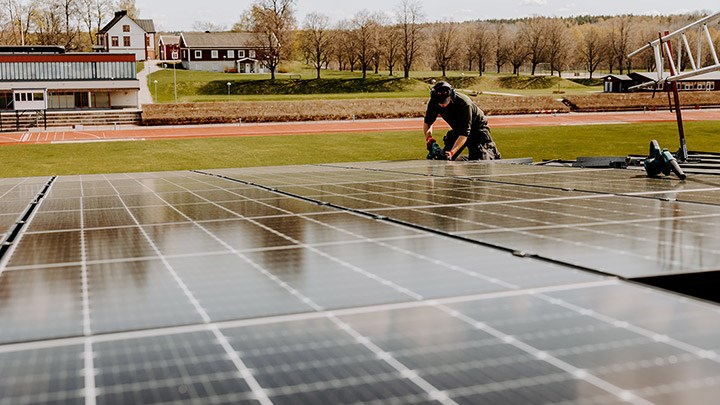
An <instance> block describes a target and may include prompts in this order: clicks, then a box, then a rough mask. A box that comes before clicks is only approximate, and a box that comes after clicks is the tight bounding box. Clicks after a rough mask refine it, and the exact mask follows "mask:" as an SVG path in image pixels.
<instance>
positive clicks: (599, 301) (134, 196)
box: [0, 162, 720, 405]
mask: <svg viewBox="0 0 720 405" xmlns="http://www.w3.org/2000/svg"><path fill="white" fill-rule="evenodd" d="M583 173H586V175H588V176H595V175H596V173H595V171H588V170H577V169H567V170H558V169H557V168H552V169H551V168H537V167H533V166H512V165H504V164H492V165H482V164H450V165H448V164H446V163H442V164H437V163H436V162H386V163H365V164H352V165H350V164H348V165H342V166H341V165H337V166H334V167H333V166H300V167H283V168H255V169H232V170H212V171H208V172H207V173H205V174H203V173H192V172H170V173H142V174H123V175H91V176H67V177H65V176H62V177H59V178H57V179H55V180H54V181H53V182H52V185H51V187H50V189H49V192H48V193H47V194H46V195H45V196H43V197H42V199H41V203H40V204H39V206H38V207H37V209H36V210H35V211H34V212H33V214H32V216H31V218H30V220H29V221H28V223H27V224H25V227H24V228H23V230H22V233H21V235H20V238H19V241H18V242H17V243H16V244H14V246H13V247H12V250H11V252H10V254H9V255H8V257H5V258H4V259H3V262H2V263H1V264H0V265H1V267H0V324H1V325H3V328H2V329H1V330H0V393H2V395H0V403H1V404H3V405H5V404H15V403H100V404H113V403H164V402H173V401H175V402H188V403H278V404H282V403H378V404H385V403H467V404H482V403H488V404H499V403H513V404H514V403H568V404H569V403H620V402H630V403H642V404H645V403H709V402H712V401H713V400H714V399H715V398H717V396H718V394H719V393H720V364H718V363H720V356H719V355H718V350H720V347H718V346H720V343H719V342H720V339H719V337H720V336H719V335H720V321H718V319H720V318H719V317H718V307H717V306H715V305H710V304H707V303H704V302H700V301H695V300H692V299H688V298H682V297H678V296H675V295H672V294H668V293H663V292H660V291H657V290H653V289H649V288H644V287H640V286H637V285H634V284H629V283H626V282H623V281H620V280H618V279H616V278H608V277H603V276H601V275H599V274H596V273H592V272H586V271H582V270H579V269H577V268H575V267H573V266H572V265H566V263H567V264H572V263H573V262H572V260H569V259H572V258H573V257H574V256H572V254H573V249H572V248H566V249H563V246H562V244H561V243H559V242H557V241H556V239H560V238H557V237H555V236H557V234H554V235H555V236H553V238H550V237H547V236H544V237H542V238H541V237H539V236H537V235H544V234H543V233H542V232H550V231H556V232H560V231H559V230H562V229H567V230H568V232H569V231H574V232H577V233H578V234H582V232H585V230H586V229H587V230H588V231H587V232H590V235H593V236H592V237H591V238H590V239H589V241H582V240H580V239H578V240H577V242H578V244H576V245H575V248H574V249H575V254H576V255H577V261H578V262H581V264H582V265H583V267H588V268H591V269H596V270H602V268H601V267H600V266H601V265H602V264H603V263H604V261H603V259H604V260H614V261H615V262H617V263H618V265H620V266H621V267H623V268H629V267H630V266H640V267H641V268H649V267H650V265H649V264H647V263H646V262H644V261H642V260H640V259H638V258H637V257H640V256H641V255H637V256H629V255H623V254H622V252H625V251H630V252H632V251H633V250H634V249H635V248H636V247H637V248H638V249H641V248H643V247H645V246H646V243H645V242H644V240H645V239H652V238H656V239H658V240H656V241H655V242H656V248H657V247H660V248H659V251H660V252H661V253H662V255H660V256H661V258H660V259H656V263H661V264H663V265H668V266H671V268H673V269H675V268H677V269H680V270H682V268H683V266H684V265H685V263H690V266H689V267H687V268H688V269H692V268H693V267H692V266H693V265H699V264H693V263H695V262H694V261H693V260H690V261H687V262H686V259H687V254H688V253H687V252H686V251H685V250H684V249H687V246H690V244H691V239H690V238H691V237H694V238H696V240H697V241H702V244H700V245H701V246H700V247H699V248H697V249H696V250H695V251H693V252H694V254H697V255H699V256H697V261H700V260H703V265H706V264H707V263H708V261H710V260H712V258H713V257H714V256H713V252H714V251H713V250H712V249H714V248H713V247H712V246H711V245H714V238H716V237H717V233H716V232H714V231H712V229H711V228H712V223H713V222H712V221H717V215H718V213H717V212H716V211H714V210H715V209H716V207H714V206H713V204H712V203H707V202H704V201H695V202H694V203H690V202H684V201H681V200H680V198H677V199H675V200H672V201H667V200H671V198H670V197H668V196H670V195H678V196H680V195H689V194H686V193H689V192H691V191H685V190H695V191H692V192H693V193H695V194H697V195H703V193H705V192H706V191H708V190H710V191H713V190H711V189H712V187H709V186H708V185H709V184H710V183H709V182H711V181H712V178H711V179H706V178H702V179H698V181H697V182H696V183H694V182H693V181H692V179H691V181H688V182H686V183H683V184H682V186H683V187H684V189H683V190H678V189H679V188H680V187H679V186H678V183H677V182H671V181H667V180H654V182H658V183H657V184H653V181H647V180H645V179H641V178H640V177H636V176H635V175H636V173H634V172H630V171H617V172H616V171H610V172H608V173H605V174H600V175H598V177H597V179H596V180H595V181H588V182H587V184H588V186H587V187H588V188H589V187H590V186H593V187H597V188H598V189H596V190H583V189H582V188H580V187H577V188H576V187H566V186H560V185H559V184H566V183H570V182H572V180H570V179H565V178H563V177H561V176H562V175H563V174H564V175H567V176H570V178H576V177H577V178H580V179H582V176H583ZM216 175H219V176H225V177H227V178H222V177H217V176H216ZM622 175H625V176H626V178H625V182H624V183H623V181H622V180H621V177H622ZM693 177H694V176H693ZM526 178H527V179H532V182H535V181H537V182H540V179H542V178H548V179H554V180H552V181H551V183H550V184H547V185H543V184H536V183H532V182H531V183H530V184H527V185H525V184H522V183H521V181H526ZM602 178H605V179H608V182H609V183H608V184H607V185H602V184H601V183H600V182H601V179H602ZM699 180H702V181H699ZM12 181H14V182H17V181H28V182H37V183H38V184H39V185H41V186H42V185H44V184H45V183H46V182H47V181H48V179H26V180H12ZM9 183H10V184H14V183H12V182H10V181H9ZM611 183H614V184H615V187H616V190H615V192H617V191H619V190H623V191H624V190H625V189H623V188H622V187H621V186H622V185H623V184H626V185H628V189H631V190H632V191H631V192H632V193H647V192H648V191H650V192H651V193H650V195H649V196H648V195H645V194H642V195H632V196H629V195H621V194H622V193H616V194H609V193H608V192H604V191H598V190H600V187H608V188H611V187H612V186H611ZM642 183H647V184H646V185H642ZM2 184H3V183H0V186H1V185H2ZM578 184H579V183H578ZM700 184H703V187H699V185H700ZM629 185H632V186H629ZM695 186H698V187H695ZM11 188H12V187H11ZM39 189H42V187H39V188H38V190H39ZM655 192H657V194H653V193H655ZM27 197H28V200H32V199H33V198H35V197H36V196H35V195H33V196H27ZM658 215H660V218H658ZM663 215H664V216H663ZM690 221H694V222H690ZM668 222H674V223H676V224H675V225H672V227H668V225H666V223H668ZM612 225H617V226H618V227H619V228H622V229H626V228H628V227H632V228H633V229H634V230H633V233H631V235H633V236H632V237H630V238H624V239H618V240H617V241H616V242H617V244H610V242H609V241H610V240H611V239H612V237H617V236H618V235H612V237H611V235H610V234H611V233H612V230H607V229H612ZM603 227H610V228H603ZM601 230H602V232H601ZM664 232H668V233H667V236H668V238H667V239H662V241H660V240H659V237H658V235H661V234H662V235H665V233H664ZM566 237H568V238H569V237H570V236H566ZM533 240H534V241H535V242H534V243H531V242H530V241H533ZM628 240H630V242H628ZM674 240H679V241H680V242H678V243H676V242H673V241H674ZM590 241H592V242H594V243H596V244H598V245H599V246H602V247H603V248H604V249H605V250H604V252H605V253H604V255H605V257H603V255H601V254H598V255H597V256H595V255H594V254H595V253H596V252H594V251H593V250H591V249H589V248H588V247H587V246H586V245H589V244H590ZM580 242H583V243H580ZM661 242H663V243H661ZM526 244H529V246H530V247H535V248H536V249H537V252H539V253H547V255H545V254H543V256H546V257H545V259H544V260H539V259H537V258H535V257H533V256H528V255H527V254H526V253H527V252H526V251H522V252H521V251H520V250H518V249H519V248H522V247H524V246H526ZM666 245H667V246H666ZM677 246H682V248H681V249H680V248H678V247H677ZM670 247H672V248H673V249H676V250H675V251H673V252H671V253H672V254H674V255H678V256H677V257H675V258H674V259H673V258H672V257H666V256H665V253H668V251H669V249H670ZM513 251H514V252H513ZM618 252H620V253H618ZM513 253H514V254H513ZM616 253H617V257H616V255H615V254H616ZM656 253H657V252H656ZM586 258H589V260H585V259H586ZM643 260H646V261H650V260H649V259H647V258H644V259H643ZM598 263H599V264H598ZM638 263H639V264H638ZM643 266H644V267H643ZM672 266H674V267H672ZM609 273H612V272H609Z"/></svg>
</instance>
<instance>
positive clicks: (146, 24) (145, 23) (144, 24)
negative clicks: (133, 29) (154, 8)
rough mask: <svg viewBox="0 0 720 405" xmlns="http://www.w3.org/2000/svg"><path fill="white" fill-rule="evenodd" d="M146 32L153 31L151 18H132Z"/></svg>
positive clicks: (153, 26)
mask: <svg viewBox="0 0 720 405" xmlns="http://www.w3.org/2000/svg"><path fill="white" fill-rule="evenodd" d="M133 21H135V22H136V23H137V25H139V26H140V28H142V29H143V30H144V31H145V32H147V33H154V32H155V23H154V22H153V20H133Z"/></svg>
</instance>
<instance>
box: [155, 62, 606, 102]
mask: <svg viewBox="0 0 720 405" xmlns="http://www.w3.org/2000/svg"><path fill="white" fill-rule="evenodd" d="M173 75H174V76H173ZM440 75H441V74H440V72H432V71H428V72H412V74H411V77H410V79H403V78H402V71H398V72H395V73H394V76H392V77H390V76H389V72H382V71H381V72H379V74H375V73H372V72H368V75H367V79H362V74H361V73H360V72H358V71H355V72H349V71H329V70H328V71H325V70H324V71H323V72H322V74H321V77H322V79H321V80H320V81H317V80H315V73H314V71H310V70H309V69H307V68H303V69H297V70H293V71H292V72H291V73H278V74H277V75H276V77H277V78H276V80H275V82H271V81H270V80H269V79H270V75H269V74H238V73H220V72H199V71H188V70H182V69H177V70H176V71H175V72H173V69H162V70H160V71H157V72H155V73H153V74H151V75H150V76H149V77H148V86H149V88H150V91H151V93H152V94H153V97H155V83H154V81H155V80H157V97H155V98H156V100H155V101H156V102H159V103H169V102H174V101H175V94H174V91H175V86H177V94H178V100H177V101H178V102H206V101H247V100H297V99H308V98H309V99H326V98H368V97H373V98H376V97H379V98H388V97H426V96H427V91H428V88H429V84H428V83H429V81H430V80H431V79H436V80H441V79H442V77H440ZM447 76H448V80H450V81H451V82H453V83H454V84H455V86H456V87H458V88H460V89H464V90H470V91H473V92H493V93H509V94H517V95H526V96H538V95H550V96H558V97H560V96H561V95H563V94H587V93H591V92H598V91H601V90H602V86H601V85H598V84H595V85H592V86H585V85H583V84H579V83H576V82H573V81H571V80H567V79H565V78H558V77H549V76H513V75H507V74H500V75H498V74H495V73H485V74H483V76H482V77H480V76H478V74H477V72H468V73H465V72H456V71H453V72H447ZM228 82H229V83H230V89H229V90H230V94H228V86H227V83H228Z"/></svg>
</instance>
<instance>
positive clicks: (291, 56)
mask: <svg viewBox="0 0 720 405" xmlns="http://www.w3.org/2000/svg"><path fill="white" fill-rule="evenodd" d="M0 2H2V3H4V4H3V7H2V8H0V43H2V44H11V45H12V44H16V45H23V44H24V45H32V44H37V45H62V46H65V48H66V50H68V51H89V50H90V49H91V48H92V45H94V44H95V41H96V38H95V34H96V33H97V31H98V30H99V29H100V28H101V27H102V26H103V25H104V24H106V23H107V22H108V21H109V20H110V19H111V18H112V17H113V14H114V11H117V10H127V11H128V14H129V15H130V16H131V17H136V16H138V13H139V10H137V8H136V6H135V1H134V0H42V1H41V0H26V1H22V0H0ZM296 4H297V0H255V1H254V2H253V3H252V5H251V6H250V8H249V9H248V10H244V11H243V12H242V13H241V16H240V19H239V21H238V22H237V23H236V24H234V26H233V27H232V28H231V29H230V30H232V31H251V32H254V33H255V34H256V38H257V42H258V45H259V46H263V47H264V48H265V49H267V51H266V52H263V60H262V61H261V62H262V63H263V64H264V65H265V66H266V67H267V68H268V69H269V70H270V72H271V75H272V78H273V79H274V78H275V73H276V72H277V70H278V68H279V66H280V65H281V63H283V62H288V61H292V60H302V61H303V62H305V63H306V64H308V65H310V66H312V67H313V68H314V69H315V71H316V76H317V77H318V78H320V77H321V75H322V71H323V70H324V69H338V70H350V71H356V70H357V71H361V72H362V75H363V77H366V75H367V72H375V73H378V72H379V71H381V70H382V71H383V72H389V74H390V75H400V74H402V75H403V76H404V77H409V76H410V72H411V71H415V70H434V71H441V72H442V74H443V75H445V74H446V72H447V71H449V70H454V71H458V70H459V71H469V72H473V71H474V72H477V73H478V74H480V75H482V74H483V73H485V72H488V71H492V72H496V73H501V72H508V73H513V74H520V73H521V72H522V71H524V70H525V69H526V70H527V71H528V73H530V74H533V75H534V74H536V72H537V71H538V69H542V70H543V71H549V72H550V74H558V75H562V73H563V72H568V71H576V72H577V71H584V72H588V73H589V74H590V77H591V78H592V76H593V74H594V73H595V72H597V71H605V72H609V73H615V72H617V73H620V74H622V73H624V72H627V71H629V70H631V69H636V70H640V69H642V70H653V69H654V56H653V55H652V53H651V52H647V53H646V54H643V55H640V56H639V57H636V58H634V59H633V60H630V59H628V58H627V55H628V54H629V53H630V52H631V51H633V50H635V49H637V48H639V47H641V46H642V45H644V44H646V43H647V42H649V41H652V40H654V39H656V38H658V34H659V31H674V30H676V29H678V28H680V27H682V26H684V25H687V24H689V23H691V22H693V21H696V20H698V19H700V18H702V17H703V16H705V15H707V14H708V13H709V12H699V13H693V14H682V15H669V16H634V15H621V16H578V17H571V18H560V17H543V16H533V17H528V18H519V19H507V20H485V21H479V20H478V21H463V22H456V21H429V20H428V19H427V16H426V15H425V14H424V11H423V7H422V3H421V2H420V1H419V0H399V2H398V3H397V4H396V5H395V6H394V7H393V9H392V11H391V12H370V11H368V10H363V11H359V12H357V13H356V14H355V15H354V16H352V18H350V19H347V20H343V21H338V22H334V23H333V22H332V21H331V20H330V18H329V16H327V15H325V14H322V13H318V12H315V13H310V14H308V15H307V16H306V17H305V18H304V20H303V21H302V22H299V21H298V20H297V18H296V15H295V6H296ZM194 28H195V29H197V30H203V31H204V30H214V31H217V30H224V27H221V26H218V25H216V24H213V23H202V22H196V23H195V26H194ZM709 28H710V33H711V37H712V39H713V43H714V44H716V49H717V46H718V44H719V43H720V30H719V29H718V26H717V24H715V25H714V26H713V27H709ZM693 35H697V34H692V33H691V34H690V35H689V37H688V39H689V42H690V43H694V42H693V41H695V40H696V39H695V38H693ZM709 51H710V50H709V49H706V50H704V51H703V52H702V55H703V57H704V58H705V59H706V61H703V64H709V63H711V60H710V59H711V58H712V53H711V52H709ZM687 63H689V61H688V60H687V55H682V63H681V65H684V64H687Z"/></svg>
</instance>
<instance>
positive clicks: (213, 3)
mask: <svg viewBox="0 0 720 405" xmlns="http://www.w3.org/2000/svg"><path fill="white" fill-rule="evenodd" d="M420 3H421V4H422V7H423V12H424V14H425V16H426V20H429V21H440V20H453V21H466V20H477V19H480V20H485V19H491V18H516V17H526V16H532V15H544V16H562V17H566V16H577V15H586V14H590V15H616V14H674V13H685V12H690V11H700V10H706V11H710V12H718V11H720V5H719V4H718V2H717V0H683V1H678V0H594V1H588V0H499V1H498V0H444V1H443V0H432V1H426V0H421V1H420ZM135 4H136V5H137V8H138V9H139V10H140V18H149V19H153V20H154V21H155V27H156V29H158V30H159V31H161V30H162V31H187V30H190V29H192V27H193V24H194V23H195V22H196V21H202V22H213V23H215V24H219V25H222V26H225V27H226V28H228V29H229V28H230V27H231V26H232V25H233V24H234V23H235V22H237V21H238V20H239V19H240V14H241V13H242V12H243V11H244V10H247V9H249V8H250V5H251V4H252V1H251V0H202V1H194V0H136V2H135ZM295 4H296V13H295V15H296V17H297V19H298V21H299V22H300V23H301V24H302V22H303V21H304V19H305V16H306V15H307V14H309V13H312V12H317V13H321V14H325V15H327V16H328V17H330V19H331V20H332V21H333V22H337V21H340V20H343V19H347V18H351V17H352V16H353V15H354V14H355V13H357V12H358V11H361V10H368V11H370V12H379V11H384V12H386V13H392V11H393V10H394V9H395V8H396V7H397V5H398V4H400V0H359V1H357V0H297V1H296V3H295Z"/></svg>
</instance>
